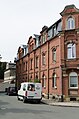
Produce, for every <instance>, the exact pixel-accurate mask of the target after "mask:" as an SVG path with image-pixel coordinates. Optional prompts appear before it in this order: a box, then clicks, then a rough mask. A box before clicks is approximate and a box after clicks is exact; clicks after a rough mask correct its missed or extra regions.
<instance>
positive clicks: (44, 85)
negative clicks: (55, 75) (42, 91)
mask: <svg viewBox="0 0 79 119" xmlns="http://www.w3.org/2000/svg"><path fill="white" fill-rule="evenodd" d="M42 87H44V88H45V87H46V76H45V75H43V76H42Z"/></svg>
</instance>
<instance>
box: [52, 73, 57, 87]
mask: <svg viewBox="0 0 79 119" xmlns="http://www.w3.org/2000/svg"><path fill="white" fill-rule="evenodd" d="M52 81H53V83H54V84H53V85H52V87H53V88H57V76H56V74H54V75H53V78H52Z"/></svg>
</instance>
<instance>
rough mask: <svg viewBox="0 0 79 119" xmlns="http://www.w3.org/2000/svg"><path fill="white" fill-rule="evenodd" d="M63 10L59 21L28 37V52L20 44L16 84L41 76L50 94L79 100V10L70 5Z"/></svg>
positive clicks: (50, 95) (54, 96) (44, 90)
mask: <svg viewBox="0 0 79 119" xmlns="http://www.w3.org/2000/svg"><path fill="white" fill-rule="evenodd" d="M60 14H61V19H59V20H58V21H57V22H56V23H54V24H53V25H51V26H50V27H47V26H44V27H43V28H42V31H41V32H40V35H35V37H32V36H31V37H30V38H29V40H28V44H27V45H26V48H27V49H28V52H27V53H26V54H25V55H24V50H25V48H24V47H19V48H18V55H17V57H18V58H17V60H16V71H17V74H16V76H17V86H18V87H19V85H20V83H21V82H24V81H34V80H35V79H39V80H40V82H41V83H42V91H43V94H44V95H46V96H47V97H48V98H49V97H52V98H60V97H62V96H63V97H64V100H66V99H67V100H72V99H75V100H79V10H78V9H77V8H76V7H75V6H74V5H69V6H66V7H65V8H64V10H63V11H62V12H61V13H60ZM68 20H70V21H68ZM72 22H73V23H72ZM69 27H70V28H69ZM70 48H71V49H70ZM73 79H74V80H76V81H74V80H73ZM73 83H74V84H73Z"/></svg>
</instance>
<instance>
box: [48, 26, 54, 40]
mask: <svg viewBox="0 0 79 119" xmlns="http://www.w3.org/2000/svg"><path fill="white" fill-rule="evenodd" d="M52 32H53V31H52V28H51V29H50V30H48V40H49V39H50V38H52V34H53V33H52Z"/></svg>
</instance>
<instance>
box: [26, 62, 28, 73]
mask: <svg viewBox="0 0 79 119" xmlns="http://www.w3.org/2000/svg"><path fill="white" fill-rule="evenodd" d="M27 69H28V66H27V62H26V71H27Z"/></svg>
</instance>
